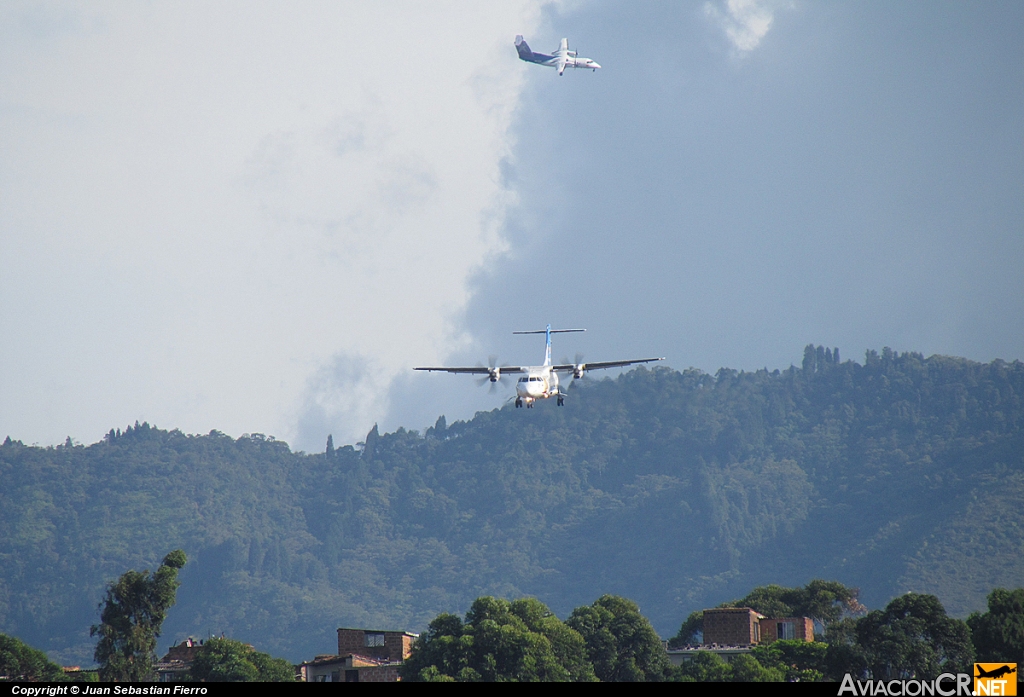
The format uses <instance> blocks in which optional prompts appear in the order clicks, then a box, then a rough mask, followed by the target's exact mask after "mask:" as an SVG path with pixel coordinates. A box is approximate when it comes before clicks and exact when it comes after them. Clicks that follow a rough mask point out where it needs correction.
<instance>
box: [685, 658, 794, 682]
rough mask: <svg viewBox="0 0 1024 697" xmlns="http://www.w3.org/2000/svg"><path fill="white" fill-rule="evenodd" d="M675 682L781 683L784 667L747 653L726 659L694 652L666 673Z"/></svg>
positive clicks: (784, 673) (784, 671) (783, 676)
mask: <svg viewBox="0 0 1024 697" xmlns="http://www.w3.org/2000/svg"><path fill="white" fill-rule="evenodd" d="M670 676H671V677H670V679H671V680H674V681H676V682H782V681H783V680H784V678H785V676H786V670H785V669H784V668H781V667H774V666H765V665H762V664H761V663H760V661H758V660H757V659H756V658H754V657H753V656H752V655H750V654H739V655H737V656H733V657H732V660H730V661H726V660H725V659H723V658H722V657H721V656H719V655H718V654H715V653H711V652H710V651H698V652H697V653H695V654H694V655H693V657H691V658H690V659H689V660H687V661H683V663H682V665H680V666H677V667H676V668H675V669H674V670H672V671H671V673H670Z"/></svg>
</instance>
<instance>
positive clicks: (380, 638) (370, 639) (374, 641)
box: [366, 632, 384, 646]
mask: <svg viewBox="0 0 1024 697" xmlns="http://www.w3.org/2000/svg"><path fill="white" fill-rule="evenodd" d="M366 645H367V646H384V635H383V634H376V633H371V632H367V633H366Z"/></svg>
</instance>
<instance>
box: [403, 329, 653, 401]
mask: <svg viewBox="0 0 1024 697" xmlns="http://www.w3.org/2000/svg"><path fill="white" fill-rule="evenodd" d="M585 331H587V330H586V329H552V328H551V325H550V324H549V325H548V326H547V328H546V329H537V330H534V331H529V332H512V333H513V334H544V336H545V341H546V344H547V347H546V348H545V350H544V365H526V366H520V365H502V366H495V365H491V366H490V367H487V366H482V365H479V366H475V367H472V368H448V367H436V368H435V367H432V368H414V369H413V370H433V371H440V372H445V373H469V374H473V375H486V376H487V380H490V381H491V383H492V385H493V383H497V382H498V381H499V380H501V376H502V375H508V374H515V373H524V374H525V375H524V377H521V378H519V381H518V382H517V383H516V408H517V409H518V408H519V407H521V406H523V405H524V404H525V405H526V407H527V408H528V409H530V408H533V403H534V402H536V401H537V400H538V399H549V398H551V397H556V398H557V399H558V406H562V402H563V400H564V398H565V392H563V391H562V388H560V387H559V385H558V373H560V372H562V373H567V374H570V373H571V374H572V377H573V378H574V379H579V378H582V377H583V373H584V372H585V371H587V370H601V369H602V368H619V367H622V366H627V365H633V364H635V363H651V362H652V361H663V360H665V359H664V358H637V359H634V360H630V361H600V362H597V363H583V362H579V359H578V358H577V359H576V360H577V361H578V362H576V363H565V364H562V365H552V364H551V335H552V334H564V333H567V332H585ZM492 363H493V361H492ZM566 377H568V375H566Z"/></svg>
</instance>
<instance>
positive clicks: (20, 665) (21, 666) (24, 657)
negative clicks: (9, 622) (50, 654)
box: [0, 634, 68, 682]
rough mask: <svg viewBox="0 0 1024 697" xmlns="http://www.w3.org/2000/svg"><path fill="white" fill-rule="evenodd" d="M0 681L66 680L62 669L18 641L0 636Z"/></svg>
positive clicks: (43, 654) (3, 635)
mask: <svg viewBox="0 0 1024 697" xmlns="http://www.w3.org/2000/svg"><path fill="white" fill-rule="evenodd" d="M0 680H32V681H46V682H58V681H64V680H68V677H67V675H65V673H64V669H63V668H61V667H60V666H59V665H57V664H56V663H54V662H52V661H51V660H50V659H49V658H47V657H46V654H45V653H43V652H42V651H40V650H39V649H34V648H32V647H31V646H29V645H28V644H26V643H25V642H23V641H21V640H20V639H16V638H15V637H11V636H7V635H6V634H0Z"/></svg>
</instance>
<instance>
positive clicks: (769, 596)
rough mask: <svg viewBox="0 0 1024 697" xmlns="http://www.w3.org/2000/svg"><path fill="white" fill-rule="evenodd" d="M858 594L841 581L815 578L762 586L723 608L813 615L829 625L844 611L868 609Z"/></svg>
mask: <svg viewBox="0 0 1024 697" xmlns="http://www.w3.org/2000/svg"><path fill="white" fill-rule="evenodd" d="M859 593H860V591H859V590H858V589H856V588H847V587H846V586H844V585H843V584H841V583H839V582H838V581H823V580H821V579H815V580H813V581H811V582H810V583H808V584H807V585H806V586H804V587H803V588H784V587H782V586H776V585H769V586H760V587H758V588H755V589H754V590H752V591H751V592H750V593H749V594H748V595H747V596H746V597H745V598H742V599H740V600H736V601H733V602H731V603H727V604H726V605H725V606H723V607H749V608H751V609H753V610H757V611H758V612H760V613H761V614H762V615H764V616H765V617H810V618H811V619H812V620H815V621H817V622H820V623H821V624H824V625H827V624H829V623H831V622H835V621H836V620H838V619H840V618H841V617H842V616H843V615H844V614H849V615H856V614H860V613H862V612H864V611H865V610H866V608H864V606H863V605H861V604H860V602H859V601H858V600H857V596H858V595H859Z"/></svg>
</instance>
